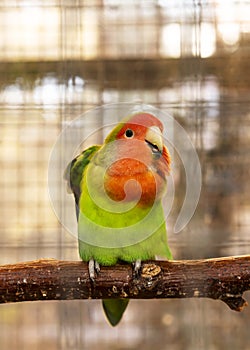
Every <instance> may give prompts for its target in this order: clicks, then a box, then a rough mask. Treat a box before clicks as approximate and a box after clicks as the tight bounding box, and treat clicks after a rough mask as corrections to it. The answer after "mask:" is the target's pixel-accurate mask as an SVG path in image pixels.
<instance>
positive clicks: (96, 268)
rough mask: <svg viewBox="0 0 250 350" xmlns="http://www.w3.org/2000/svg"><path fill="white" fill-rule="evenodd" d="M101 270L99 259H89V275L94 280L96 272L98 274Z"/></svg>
mask: <svg viewBox="0 0 250 350" xmlns="http://www.w3.org/2000/svg"><path fill="white" fill-rule="evenodd" d="M100 271H101V268H100V265H99V263H98V261H96V260H94V259H90V260H89V277H90V279H91V280H92V281H94V280H95V272H96V273H97V274H98V273H99V272H100Z"/></svg>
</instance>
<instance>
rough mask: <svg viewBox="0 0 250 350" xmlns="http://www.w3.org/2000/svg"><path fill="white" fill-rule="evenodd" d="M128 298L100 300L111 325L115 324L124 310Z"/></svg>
mask: <svg viewBox="0 0 250 350" xmlns="http://www.w3.org/2000/svg"><path fill="white" fill-rule="evenodd" d="M128 302H129V299H105V300H103V301H102V306H103V310H104V312H105V314H106V316H107V319H108V320H109V322H110V324H111V325H112V326H116V325H117V324H118V323H119V322H120V320H121V318H122V315H123V313H124V311H125V310H126V307H127V305H128Z"/></svg>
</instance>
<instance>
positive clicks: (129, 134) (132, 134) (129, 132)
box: [125, 129, 134, 139]
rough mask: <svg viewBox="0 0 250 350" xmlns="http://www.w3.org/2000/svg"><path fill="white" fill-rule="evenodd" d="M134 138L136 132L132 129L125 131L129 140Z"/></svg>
mask: <svg viewBox="0 0 250 350" xmlns="http://www.w3.org/2000/svg"><path fill="white" fill-rule="evenodd" d="M133 136H134V131H133V130H131V129H127V130H126V131H125V137H127V138H128V139H131V138H132V137H133Z"/></svg>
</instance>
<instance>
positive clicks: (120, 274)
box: [0, 256, 250, 311]
mask: <svg viewBox="0 0 250 350" xmlns="http://www.w3.org/2000/svg"><path fill="white" fill-rule="evenodd" d="M247 290H250V256H239V257H228V258H217V259H208V260H188V261H171V262H169V261H150V262H145V263H143V265H142V268H141V273H140V274H139V276H136V275H135V274H134V271H133V269H132V266H131V265H130V264H124V265H116V266H113V267H102V268H101V272H100V273H99V275H98V276H97V277H96V279H95V281H94V282H93V281H92V280H90V278H89V274H88V266H87V264H86V263H83V262H80V261H77V262H76V261H59V260H54V259H42V260H37V261H30V262H22V263H18V264H14V265H2V266H0V303H9V302H20V301H32V300H72V299H104V298H130V299H151V298H192V297H197V298H212V299H219V300H222V301H223V302H225V303H226V304H227V305H228V306H229V307H230V308H231V309H232V310H235V311H241V310H242V309H243V307H244V306H246V305H247V302H246V301H245V300H244V299H243V298H242V294H243V292H245V291H247Z"/></svg>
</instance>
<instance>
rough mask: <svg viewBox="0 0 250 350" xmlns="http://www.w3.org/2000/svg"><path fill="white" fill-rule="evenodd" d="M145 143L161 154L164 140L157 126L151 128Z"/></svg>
mask: <svg viewBox="0 0 250 350" xmlns="http://www.w3.org/2000/svg"><path fill="white" fill-rule="evenodd" d="M145 141H146V142H147V143H148V144H149V145H150V146H151V147H153V148H155V150H157V149H158V151H159V152H161V153H162V151H163V138H162V132H161V130H160V129H159V128H158V127H157V126H151V127H150V128H148V130H147V132H146V137H145Z"/></svg>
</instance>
